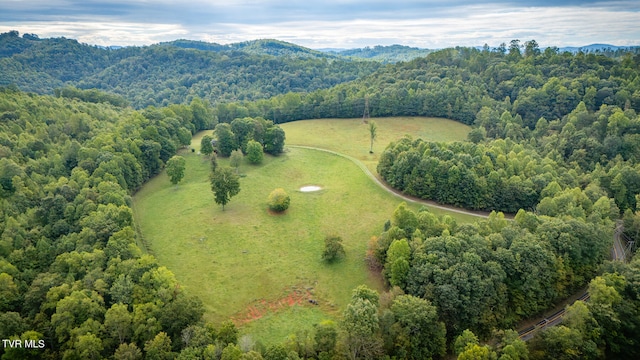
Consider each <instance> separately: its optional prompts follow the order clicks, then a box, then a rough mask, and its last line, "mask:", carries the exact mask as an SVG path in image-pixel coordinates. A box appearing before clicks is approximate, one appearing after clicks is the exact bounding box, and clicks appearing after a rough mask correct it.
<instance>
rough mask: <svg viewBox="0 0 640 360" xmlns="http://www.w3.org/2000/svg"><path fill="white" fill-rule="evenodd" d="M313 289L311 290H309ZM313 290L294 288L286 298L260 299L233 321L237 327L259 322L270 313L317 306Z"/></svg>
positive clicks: (233, 318)
mask: <svg viewBox="0 0 640 360" xmlns="http://www.w3.org/2000/svg"><path fill="white" fill-rule="evenodd" d="M309 289H311V290H309ZM312 291H313V288H305V287H295V288H294V287H292V289H291V290H289V291H288V292H287V293H286V295H285V296H283V297H281V298H279V299H276V300H271V301H268V300H265V299H258V300H256V301H255V302H254V303H253V304H251V305H249V306H247V307H246V308H245V309H244V310H243V311H240V312H239V313H237V314H235V315H233V316H232V317H231V320H232V321H233V322H234V323H235V324H236V325H237V326H240V325H242V324H246V323H249V322H252V321H255V320H258V319H260V318H262V317H263V316H265V315H266V314H268V313H276V312H279V311H282V310H285V309H287V308H290V307H292V306H294V305H308V306H315V305H317V302H315V303H312V302H311V301H312V300H313V301H315V300H314V297H313V294H312Z"/></svg>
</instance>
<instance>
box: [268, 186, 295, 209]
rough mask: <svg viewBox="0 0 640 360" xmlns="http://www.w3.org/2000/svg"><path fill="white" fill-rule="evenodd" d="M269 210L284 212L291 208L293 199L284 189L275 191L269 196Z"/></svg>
mask: <svg viewBox="0 0 640 360" xmlns="http://www.w3.org/2000/svg"><path fill="white" fill-rule="evenodd" d="M268 200H269V201H268V204H269V209H271V211H275V212H283V211H285V210H287V209H288V208H289V203H290V202H291V198H290V197H289V195H288V194H287V193H286V192H285V191H284V189H281V188H278V189H275V190H273V191H272V192H271V194H269V199H268Z"/></svg>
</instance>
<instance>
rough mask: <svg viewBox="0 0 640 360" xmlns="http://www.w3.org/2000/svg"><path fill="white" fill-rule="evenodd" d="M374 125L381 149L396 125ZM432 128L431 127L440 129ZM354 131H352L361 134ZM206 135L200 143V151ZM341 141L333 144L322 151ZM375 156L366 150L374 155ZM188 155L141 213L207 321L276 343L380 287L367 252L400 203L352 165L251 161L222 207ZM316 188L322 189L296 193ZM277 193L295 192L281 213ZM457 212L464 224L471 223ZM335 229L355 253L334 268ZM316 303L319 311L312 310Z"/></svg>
mask: <svg viewBox="0 0 640 360" xmlns="http://www.w3.org/2000/svg"><path fill="white" fill-rule="evenodd" d="M336 121H342V123H340V124H334V127H337V126H339V125H345V124H347V123H346V122H345V121H350V120H331V122H336ZM376 121H378V124H379V127H380V128H379V140H378V142H377V143H376V144H377V145H376V147H377V148H378V149H380V150H379V151H381V149H382V147H383V145H382V142H383V140H382V139H385V138H386V136H391V135H385V137H383V136H382V134H383V133H384V131H385V130H384V129H386V128H387V127H390V126H391V120H388V119H379V120H376ZM351 122H355V121H351ZM300 123H308V124H312V126H311V127H312V129H313V130H310V131H320V130H318V129H320V128H321V126H323V125H321V124H318V123H315V122H300ZM414 123H419V120H418V119H415V120H413V122H411V124H414ZM435 123H437V121H435ZM430 124H431V125H427V124H423V126H426V127H432V126H433V123H430ZM284 125H286V126H283V128H285V131H286V132H287V142H288V143H290V142H292V141H294V140H296V139H300V136H299V135H293V134H295V133H296V131H294V130H290V129H289V127H294V128H297V127H300V125H298V124H297V123H290V124H284ZM360 125H361V123H360ZM449 125H450V124H449ZM449 125H448V126H449ZM362 126H363V127H364V125H362ZM407 126H408V125H407ZM353 129H354V130H349V131H355V130H358V131H359V130H360V129H361V128H360V127H358V126H353ZM290 131H291V134H292V135H290V133H289V132H290ZM300 131H301V130H298V132H300ZM460 131H461V130H460ZM336 132H338V133H342V132H341V131H339V130H338V129H336ZM388 133H389V134H390V132H388ZM400 133H401V131H397V132H396V134H400ZM461 133H464V131H462V132H461ZM316 134H318V132H316ZM322 134H323V137H329V135H325V133H324V132H322ZM465 134H466V133H465ZM202 135H203V133H200V134H198V135H197V136H196V137H194V139H193V141H192V144H193V145H192V146H193V147H194V148H195V149H196V151H197V150H198V149H199V144H200V138H201V136H202ZM402 135H403V134H401V135H398V136H402ZM299 141H303V140H299ZM367 141H368V140H367ZM384 141H386V140H384ZM297 143H298V144H302V145H310V146H321V145H322V144H319V143H313V142H312V141H309V143H304V142H297ZM338 144H340V142H336V143H333V145H332V143H331V142H326V143H325V145H326V146H322V147H326V148H331V147H332V146H336V147H338V146H337V145H338ZM385 146H386V144H385ZM350 149H351V150H350ZM355 149H356V146H355V145H353V147H352V148H351V147H350V146H348V145H344V144H343V148H334V149H333V150H336V151H344V152H345V153H347V154H349V155H351V156H354V155H355V154H354V153H353V152H352V151H355ZM374 149H375V147H374ZM368 150H369V148H368V144H367V145H366V147H365V149H364V152H365V153H366V155H367V156H368V155H369V154H368ZM350 151H351V153H350ZM181 155H183V156H184V157H185V159H186V160H187V168H186V175H185V178H184V179H183V181H182V182H181V183H180V184H179V185H178V186H177V187H176V186H173V185H171V184H170V182H169V180H168V178H167V176H166V174H164V173H162V174H161V175H159V176H157V177H155V178H154V179H152V180H151V181H149V182H148V183H147V184H146V185H145V186H144V187H143V188H142V189H141V190H140V191H139V192H138V193H137V194H136V195H135V196H134V205H135V213H136V218H137V221H138V224H139V229H140V231H141V233H142V234H143V235H144V237H145V239H146V241H147V243H148V244H149V246H150V250H151V252H152V253H153V254H154V255H155V256H156V257H157V258H158V260H159V262H160V263H161V264H162V265H164V266H166V267H167V268H169V269H170V270H171V271H172V272H173V273H174V274H175V275H176V277H177V278H178V280H179V281H180V283H181V285H182V286H183V287H184V288H185V289H186V290H187V291H188V292H189V293H191V294H194V295H196V296H198V297H199V298H200V299H202V301H203V303H204V305H205V308H206V315H205V317H206V318H207V319H208V320H210V321H213V322H220V321H223V320H226V319H229V318H232V319H234V321H235V322H236V323H237V324H238V325H240V326H241V328H242V332H243V333H249V334H252V335H254V339H260V340H261V341H262V342H264V343H266V344H269V343H275V342H280V341H282V340H283V339H284V338H285V337H286V336H287V335H289V334H291V333H294V332H295V331H296V330H297V329H302V328H308V329H310V328H311V326H312V324H314V323H317V322H319V321H321V320H322V319H325V318H336V317H339V314H340V313H341V311H342V310H343V309H344V306H345V305H346V304H347V303H348V301H349V298H350V295H351V291H352V289H353V288H355V287H356V286H358V285H360V284H367V285H368V286H370V287H372V288H375V289H378V290H382V284H381V282H380V279H378V278H377V277H376V276H375V275H372V274H371V273H370V272H369V271H368V270H367V268H366V265H365V263H364V254H365V250H366V246H367V242H368V241H369V239H370V238H371V237H372V236H375V235H378V234H379V233H380V232H381V231H382V226H383V224H384V222H385V221H386V220H387V219H389V218H390V216H391V214H392V212H393V210H394V209H395V208H396V207H397V206H398V204H399V203H400V202H401V200H399V199H398V198H397V197H396V196H394V195H392V194H389V193H388V192H386V191H384V190H383V189H381V188H380V187H379V186H378V185H377V184H375V183H374V182H373V181H372V180H371V179H370V178H368V177H367V175H365V174H364V173H363V172H362V170H361V169H360V168H359V167H358V166H357V165H356V164H354V163H353V162H352V161H350V160H348V159H345V158H343V157H340V156H337V155H333V154H329V153H325V152H320V151H315V150H307V149H300V148H286V151H285V153H284V154H282V155H281V156H278V157H269V156H268V157H266V158H265V162H264V164H262V165H260V166H251V165H247V164H243V165H242V166H241V167H240V172H241V173H242V174H244V175H246V176H245V177H243V178H241V191H240V194H238V195H237V196H236V197H234V198H232V199H231V202H230V203H229V204H227V206H226V207H225V211H222V209H221V207H220V206H219V205H217V204H215V202H214V201H213V194H212V193H211V190H210V187H209V181H208V173H209V162H208V159H207V158H205V157H204V156H200V155H197V152H196V153H192V152H190V151H182V152H181ZM376 155H377V154H376ZM354 157H356V156H354ZM220 163H221V164H226V160H224V159H222V160H220ZM310 184H313V185H320V186H322V187H323V189H322V190H321V191H318V192H313V193H302V192H300V191H298V189H299V188H300V187H301V186H304V185H310ZM277 187H281V188H284V189H285V190H286V191H287V192H288V193H289V194H290V195H291V207H290V208H289V210H288V211H287V212H286V213H285V214H283V215H273V214H271V213H269V212H268V211H267V205H266V199H267V196H268V194H269V192H271V190H273V189H274V188H277ZM411 207H413V208H414V209H415V208H416V207H417V206H416V205H411ZM433 211H434V212H435V213H439V214H442V213H447V212H445V211H443V210H437V209H434V210H433ZM451 215H452V216H454V217H456V218H457V219H458V220H459V221H469V220H471V219H472V217H469V216H464V215H459V214H451ZM330 233H334V234H338V235H340V236H341V237H342V238H343V239H344V246H345V249H346V253H347V256H346V258H345V259H343V260H342V261H340V262H337V263H334V264H331V265H328V264H325V263H324V262H322V261H321V259H320V256H321V252H322V249H323V246H324V237H325V235H326V234H330ZM309 298H313V299H315V300H317V301H318V302H319V305H318V306H316V305H311V304H309V303H308V301H307V300H308V299H309Z"/></svg>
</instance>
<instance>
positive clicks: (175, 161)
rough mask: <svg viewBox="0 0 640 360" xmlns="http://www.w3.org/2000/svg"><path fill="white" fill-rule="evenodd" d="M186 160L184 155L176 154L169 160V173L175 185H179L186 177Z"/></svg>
mask: <svg viewBox="0 0 640 360" xmlns="http://www.w3.org/2000/svg"><path fill="white" fill-rule="evenodd" d="M185 164H186V161H185V160H184V158H183V157H182V156H179V155H175V156H173V157H172V158H171V159H169V161H167V165H166V167H167V175H169V180H171V183H172V184H173V185H177V184H178V183H179V182H180V180H182V178H183V177H184V168H185Z"/></svg>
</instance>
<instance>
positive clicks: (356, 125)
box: [280, 117, 471, 172]
mask: <svg viewBox="0 0 640 360" xmlns="http://www.w3.org/2000/svg"><path fill="white" fill-rule="evenodd" d="M372 120H373V121H375V122H376V124H377V125H378V131H377V138H376V140H375V141H374V143H373V154H370V153H369V149H370V145H371V140H370V135H369V125H368V124H365V123H363V122H362V119H318V120H302V121H294V122H290V123H285V124H281V125H280V126H281V127H282V128H283V129H284V131H285V133H286V135H287V141H286V143H287V144H288V145H306V146H315V147H319V148H323V149H329V150H333V151H337V152H340V153H343V154H347V155H349V156H351V157H354V158H356V159H358V160H360V161H361V162H363V163H364V164H365V165H366V166H367V167H368V168H369V170H371V171H373V172H375V167H376V165H377V164H378V156H379V155H380V154H381V153H382V151H383V150H384V149H385V147H387V145H388V144H389V143H390V142H391V141H394V140H397V139H400V138H401V137H403V136H404V135H405V134H409V135H411V136H412V137H413V138H423V139H425V140H429V141H456V140H464V139H466V137H467V134H468V133H469V131H470V130H471V128H470V127H469V126H467V125H464V124H462V123H459V122H457V121H453V120H448V119H440V118H427V117H389V118H376V119H372Z"/></svg>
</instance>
